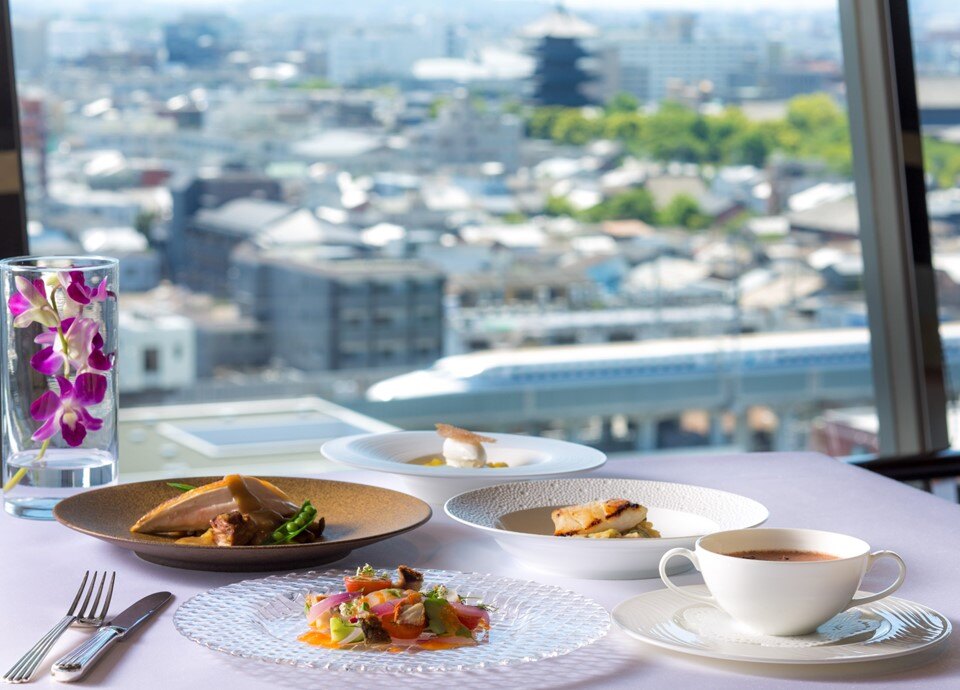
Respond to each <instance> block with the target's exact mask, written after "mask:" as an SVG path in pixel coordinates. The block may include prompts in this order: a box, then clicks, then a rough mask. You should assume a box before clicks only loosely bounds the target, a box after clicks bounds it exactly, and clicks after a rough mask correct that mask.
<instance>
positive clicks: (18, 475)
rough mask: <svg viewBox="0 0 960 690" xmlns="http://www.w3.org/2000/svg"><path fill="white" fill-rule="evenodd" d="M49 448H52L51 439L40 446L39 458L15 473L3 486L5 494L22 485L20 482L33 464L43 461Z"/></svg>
mask: <svg viewBox="0 0 960 690" xmlns="http://www.w3.org/2000/svg"><path fill="white" fill-rule="evenodd" d="M49 447H50V439H47V440H45V441H44V442H43V445H41V446H40V452H39V453H37V456H36V457H35V458H34V459H33V460H31V461H30V463H29V464H28V465H24V466H23V467H21V468H20V469H19V470H17V471H16V472H15V473H14V475H13V476H12V477H10V479H8V480H7V483H6V484H4V485H3V493H7V492H8V491H12V490H13V489H14V487H16V485H17V484H19V483H20V480H21V479H23V477H24V475H25V474H26V473H27V470H28V469H29V467H30V465H33V463H35V462H37V461H38V460H42V459H43V456H44V455H45V454H46V452H47V448H49Z"/></svg>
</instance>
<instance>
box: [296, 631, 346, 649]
mask: <svg viewBox="0 0 960 690" xmlns="http://www.w3.org/2000/svg"><path fill="white" fill-rule="evenodd" d="M297 639H298V640H300V641H301V642H306V643H307V644H312V645H314V646H317V647H327V648H329V649H340V645H339V644H337V643H336V642H334V641H333V640H331V639H330V636H329V635H327V634H326V633H323V632H320V631H319V630H308V631H307V632H305V633H303V634H302V635H301V636H300V637H298V638H297Z"/></svg>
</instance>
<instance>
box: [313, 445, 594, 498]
mask: <svg viewBox="0 0 960 690" xmlns="http://www.w3.org/2000/svg"><path fill="white" fill-rule="evenodd" d="M481 433H483V435H484V436H489V437H491V438H494V439H496V443H491V444H489V445H487V446H486V452H487V461H488V462H504V463H506V464H507V465H508V467H449V466H441V467H430V466H427V465H417V464H414V463H412V462H411V461H412V460H414V459H416V458H420V457H423V456H424V455H440V454H441V450H442V448H443V438H441V437H440V436H439V435H437V432H435V431H394V432H388V433H383V434H362V435H359V436H346V437H343V438H338V439H335V440H333V441H327V442H326V443H325V444H323V446H322V447H321V449H320V452H321V453H323V454H324V455H325V456H326V457H328V458H329V459H331V460H333V461H335V462H340V463H343V464H344V465H349V466H350V467H355V468H357V469H363V470H373V471H375V472H389V473H391V474H395V475H398V476H399V477H400V478H401V480H402V481H403V482H404V485H405V488H406V489H407V491H409V492H410V493H412V494H413V495H415V496H418V497H419V498H422V499H423V500H425V501H428V502H430V503H443V502H444V501H445V500H447V499H448V498H450V497H451V496H455V495H457V494H459V493H462V492H464V491H469V490H470V489H476V488H479V487H481V486H490V485H492V484H501V483H503V482H512V481H517V480H519V479H541V478H544V477H553V476H558V475H564V474H570V473H573V472H585V471H587V470H592V469H595V468H597V467H600V466H601V465H603V463H605V462H606V461H607V456H606V455H604V454H603V453H601V452H600V451H599V450H596V449H595V448H590V447H589V446H581V445H579V444H577V443H568V442H567V441H557V440H555V439H550V438H538V437H536V436H519V435H516V434H488V433H487V432H481Z"/></svg>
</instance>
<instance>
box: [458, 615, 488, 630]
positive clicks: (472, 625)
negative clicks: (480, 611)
mask: <svg viewBox="0 0 960 690" xmlns="http://www.w3.org/2000/svg"><path fill="white" fill-rule="evenodd" d="M457 618H459V619H460V622H461V623H463V625H464V627H465V628H467V629H468V630H476V629H477V626H478V625H480V624H481V623H482V622H483V618H482V617H481V616H469V615H466V614H464V613H461V612H460V611H457Z"/></svg>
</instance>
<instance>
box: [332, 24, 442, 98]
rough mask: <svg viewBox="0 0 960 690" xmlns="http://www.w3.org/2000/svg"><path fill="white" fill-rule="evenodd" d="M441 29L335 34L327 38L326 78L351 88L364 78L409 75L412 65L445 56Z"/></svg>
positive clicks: (398, 28) (383, 29)
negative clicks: (426, 59)
mask: <svg viewBox="0 0 960 690" xmlns="http://www.w3.org/2000/svg"><path fill="white" fill-rule="evenodd" d="M446 39H447V33H446V31H445V27H442V26H395V27H378V28H376V29H368V28H363V29H360V28H357V29H353V30H352V31H338V32H337V33H335V34H334V35H333V36H331V38H330V43H329V46H328V53H327V78H328V79H330V81H332V82H334V83H336V84H341V85H351V84H356V83H357V82H360V81H363V80H366V79H371V80H375V79H395V78H408V77H411V76H412V73H413V65H414V63H415V62H417V61H418V60H423V59H425V58H436V57H444V56H446V55H447V40H446Z"/></svg>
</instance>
